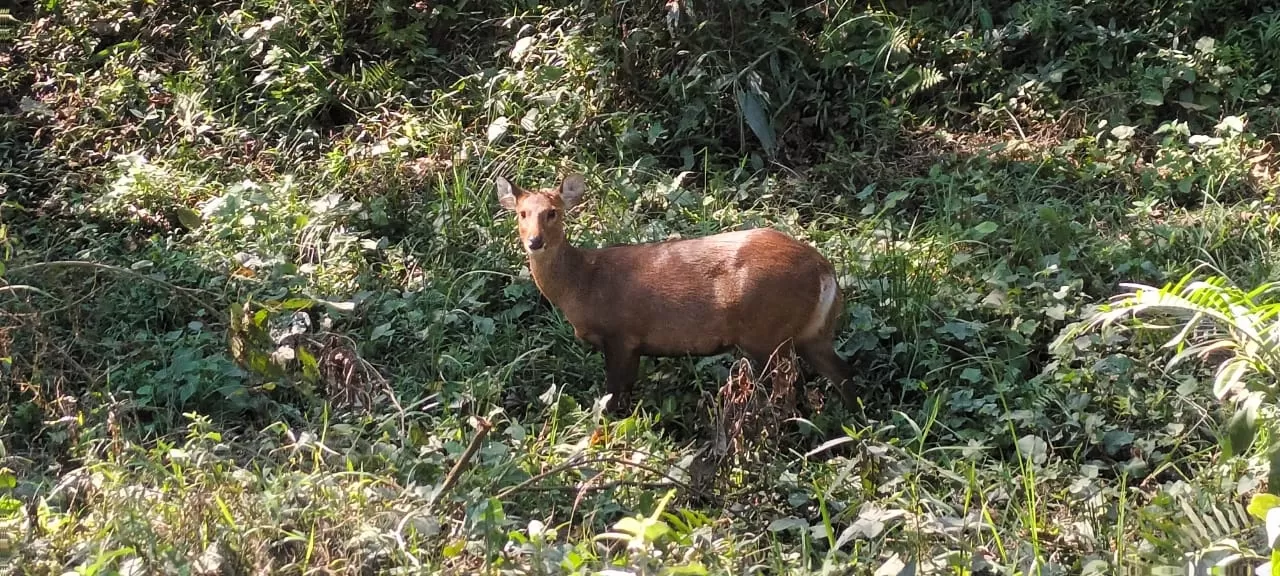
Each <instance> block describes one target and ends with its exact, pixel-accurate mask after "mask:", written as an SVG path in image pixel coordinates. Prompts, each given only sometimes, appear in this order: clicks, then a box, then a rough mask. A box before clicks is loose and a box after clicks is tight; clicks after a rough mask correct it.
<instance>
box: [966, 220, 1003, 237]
mask: <svg viewBox="0 0 1280 576" xmlns="http://www.w3.org/2000/svg"><path fill="white" fill-rule="evenodd" d="M999 229H1000V225H999V224H996V223H995V222H992V221H990V220H987V221H986V222H983V223H981V224H979V225H977V226H974V227H973V234H974V237H976V238H983V237H985V236H987V235H990V234H991V233H992V232H995V231H996V230H999Z"/></svg>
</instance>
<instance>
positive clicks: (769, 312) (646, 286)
mask: <svg viewBox="0 0 1280 576" xmlns="http://www.w3.org/2000/svg"><path fill="white" fill-rule="evenodd" d="M497 184H498V196H499V200H500V202H501V203H502V204H503V206H505V207H507V208H509V209H512V210H515V211H516V212H517V218H518V222H519V228H520V239H521V243H522V245H523V246H524V248H525V251H526V253H527V254H528V257H529V269H530V271H531V272H532V274H533V279H534V283H535V284H537V286H538V290H539V291H541V292H542V294H543V295H544V296H545V297H546V298H547V300H549V301H550V302H551V304H552V305H553V306H555V307H556V308H558V309H559V310H560V311H561V312H562V313H563V314H564V316H565V319H566V320H568V321H569V323H570V324H571V325H572V326H573V327H574V334H575V336H576V337H577V338H578V339H580V340H582V341H584V342H587V343H588V344H590V345H591V346H592V347H594V348H595V349H597V350H600V351H601V352H603V354H604V358H605V369H606V389H607V391H608V392H609V393H611V394H612V395H613V396H612V398H611V400H610V403H609V407H610V409H612V410H617V409H620V408H623V407H625V406H628V405H629V404H630V392H631V387H632V385H633V384H634V382H635V379H636V377H637V375H638V373H639V367H640V358H641V356H712V355H716V354H722V353H725V352H729V351H732V350H733V349H735V348H737V349H740V350H742V351H743V352H744V353H745V354H746V355H747V357H748V358H749V359H750V360H751V362H752V364H754V366H755V368H756V369H757V370H759V369H762V368H763V367H764V365H765V363H766V362H767V361H768V359H769V357H770V356H771V355H772V354H773V353H774V352H775V351H778V350H780V349H781V348H782V347H783V346H784V345H788V344H790V345H794V346H795V349H796V351H797V352H798V353H799V354H800V356H801V357H802V358H804V359H805V361H806V362H808V363H809V364H810V365H811V366H812V367H813V368H815V369H817V370H818V371H819V372H820V373H822V374H823V375H824V376H826V377H827V378H828V379H829V380H831V381H832V383H833V384H834V385H836V386H837V387H838V388H837V389H838V390H839V392H840V395H841V397H842V399H843V400H844V402H845V403H846V405H848V404H849V402H850V399H851V394H850V392H849V390H848V386H849V385H850V382H849V380H850V378H851V377H852V369H851V368H850V367H849V365H848V364H847V363H846V362H845V361H844V360H843V359H841V358H840V357H839V356H838V355H837V354H836V353H835V350H834V349H833V348H832V340H833V338H834V336H835V330H836V327H837V322H838V321H839V318H840V316H841V315H842V313H843V311H844V306H843V300H842V298H841V295H840V289H839V286H838V284H837V283H836V277H835V271H834V269H833V268H832V266H831V263H830V262H828V261H827V259H826V258H824V257H823V256H822V255H821V254H820V253H819V252H818V251H817V250H815V249H814V248H813V247H811V246H808V245H806V244H803V243H801V242H799V241H797V240H795V239H793V238H791V237H789V236H787V235H785V234H783V233H782V232H779V231H777V230H774V229H771V228H760V229H754V230H742V231H736V232H727V233H723V234H717V235H714V236H707V237H703V238H693V239H687V240H673V241H666V242H656V243H650V244H635V245H623V246H611V247H607V248H599V249H583V248H578V247H575V246H573V245H572V244H570V243H569V242H568V241H567V240H566V239H565V237H564V228H563V223H562V221H561V218H562V214H563V212H564V211H565V210H567V209H569V208H571V207H572V206H573V205H574V204H576V203H577V202H578V200H579V199H580V198H581V196H582V194H583V192H584V188H585V184H584V182H583V180H582V177H581V176H578V175H574V176H570V177H568V178H566V179H565V181H564V182H563V183H562V184H561V185H560V187H559V188H558V189H553V190H542V191H526V190H521V189H519V188H515V187H514V186H512V185H511V184H510V183H509V182H507V181H506V180H504V179H499V180H498V181H497Z"/></svg>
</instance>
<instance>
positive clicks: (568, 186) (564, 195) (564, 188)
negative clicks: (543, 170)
mask: <svg viewBox="0 0 1280 576" xmlns="http://www.w3.org/2000/svg"><path fill="white" fill-rule="evenodd" d="M586 192H587V179H586V178H584V177H583V176H582V175H581V174H570V175H569V176H566V177H565V179H564V181H563V182H561V183H560V199H561V200H563V201H564V207H565V209H566V210H568V209H569V208H573V207H574V206H576V205H577V204H578V203H579V202H581V201H582V195H583V194H585V193H586Z"/></svg>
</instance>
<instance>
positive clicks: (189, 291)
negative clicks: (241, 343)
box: [6, 260, 217, 310]
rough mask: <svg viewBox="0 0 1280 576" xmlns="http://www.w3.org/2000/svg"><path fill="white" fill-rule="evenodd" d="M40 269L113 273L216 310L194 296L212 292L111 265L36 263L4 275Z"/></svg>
mask: <svg viewBox="0 0 1280 576" xmlns="http://www.w3.org/2000/svg"><path fill="white" fill-rule="evenodd" d="M41 268H92V269H94V270H102V271H106V272H113V273H115V274H119V275H121V276H128V277H130V278H136V279H138V280H143V281H146V282H151V283H152V284H157V285H159V286H162V287H164V288H168V289H169V290H171V291H173V292H177V293H179V294H182V295H183V296H186V297H187V298H189V299H191V301H192V302H195V303H196V304H198V305H200V306H203V307H205V308H207V309H209V310H215V309H217V307H216V306H213V305H212V304H210V303H209V302H205V301H204V300H201V299H200V298H198V297H197V296H196V294H205V295H208V296H214V297H216V296H217V294H214V293H213V292H210V291H208V290H205V289H203V288H187V287H184V286H178V285H177V284H174V283H172V282H166V281H164V280H161V279H159V278H154V277H152V276H148V275H146V274H142V273H140V272H136V271H134V270H130V269H128V268H124V267H121V266H115V265H112V264H103V263H101V262H89V261H87V260H54V261H52V262H37V263H35V264H28V265H26V266H19V267H17V268H10V269H9V271H8V272H7V273H6V275H7V276H14V275H15V274H22V273H23V272H33V271H36V270H39V269H41Z"/></svg>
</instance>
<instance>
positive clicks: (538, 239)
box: [529, 236, 543, 250]
mask: <svg viewBox="0 0 1280 576" xmlns="http://www.w3.org/2000/svg"><path fill="white" fill-rule="evenodd" d="M542 244H543V243H542V236H534V237H533V238H530V239H529V249H530V250H541V249H542Z"/></svg>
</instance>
